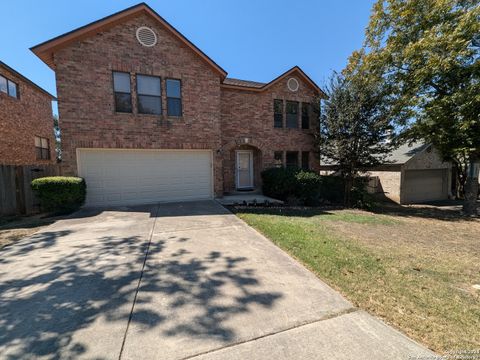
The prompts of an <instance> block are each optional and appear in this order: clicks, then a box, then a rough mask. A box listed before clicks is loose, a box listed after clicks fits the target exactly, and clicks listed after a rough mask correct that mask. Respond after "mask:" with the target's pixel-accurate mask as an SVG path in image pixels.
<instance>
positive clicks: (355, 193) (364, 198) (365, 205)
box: [351, 177, 376, 210]
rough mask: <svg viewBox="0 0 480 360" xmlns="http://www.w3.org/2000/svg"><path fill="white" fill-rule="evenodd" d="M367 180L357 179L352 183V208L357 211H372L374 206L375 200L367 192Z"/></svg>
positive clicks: (363, 178) (364, 178)
mask: <svg viewBox="0 0 480 360" xmlns="http://www.w3.org/2000/svg"><path fill="white" fill-rule="evenodd" d="M367 184H368V178H366V177H359V178H356V179H355V181H354V185H353V188H352V192H351V198H352V206H353V207H354V208H358V209H364V210H374V208H375V206H376V201H375V198H374V196H373V195H372V194H369V193H368V191H367Z"/></svg>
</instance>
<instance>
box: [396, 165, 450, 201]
mask: <svg viewBox="0 0 480 360" xmlns="http://www.w3.org/2000/svg"><path fill="white" fill-rule="evenodd" d="M446 174H447V173H446V170H407V171H405V179H404V191H405V194H404V202H406V203H419V202H425V201H433V200H444V199H447V197H448V189H447V176H446Z"/></svg>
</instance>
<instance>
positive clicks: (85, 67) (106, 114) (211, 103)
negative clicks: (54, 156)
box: [53, 13, 316, 196]
mask: <svg viewBox="0 0 480 360" xmlns="http://www.w3.org/2000/svg"><path fill="white" fill-rule="evenodd" d="M140 26H147V27H149V28H151V29H153V30H154V31H155V33H156V35H157V38H158V43H157V44H156V45H155V46H153V47H144V46H142V45H141V44H140V43H139V42H138V41H137V39H136V36H135V32H136V30H137V29H138V27H140ZM53 55H54V59H53V62H54V66H55V72H56V79H57V94H58V103H59V115H60V127H61V130H62V144H63V149H62V157H63V166H64V169H63V171H64V173H66V174H76V173H77V163H76V149H77V148H122V149H211V150H213V155H214V164H213V168H214V191H215V195H217V196H221V195H222V194H223V193H224V192H225V191H231V190H233V189H234V187H235V186H234V179H235V173H234V160H233V159H234V150H235V149H236V148H240V146H242V147H243V148H245V147H247V148H251V149H254V150H255V154H256V156H255V164H254V171H255V174H256V176H255V179H256V185H259V183H258V179H259V173H260V171H261V169H263V167H265V166H266V165H268V164H272V163H273V152H274V151H292V150H294V151H312V154H311V156H310V161H311V164H312V165H311V166H312V168H315V160H314V155H313V147H312V145H313V144H312V140H313V138H312V135H311V130H301V129H285V128H282V129H274V128H273V99H276V98H280V99H286V100H296V101H306V102H307V101H308V102H311V101H312V100H313V98H314V97H315V95H316V93H315V91H314V90H313V88H312V87H311V85H307V84H306V82H305V81H302V79H301V77H300V76H298V77H297V79H298V81H299V83H300V89H299V90H298V91H297V92H290V91H288V90H287V87H286V81H287V79H284V80H282V81H279V82H277V83H275V85H272V86H271V87H270V88H269V89H268V90H265V91H261V92H253V91H246V90H243V89H240V88H238V89H233V88H226V87H224V86H223V85H222V80H223V78H222V74H221V73H219V72H218V71H215V69H213V68H212V66H211V64H208V63H207V62H206V61H205V59H202V58H201V57H200V56H199V55H198V54H197V53H195V51H193V50H192V49H191V48H189V47H188V46H187V45H186V44H185V42H184V41H182V40H181V39H179V38H178V37H176V36H174V35H172V33H171V31H169V30H168V29H166V28H165V27H164V26H163V25H162V24H160V23H159V22H158V21H156V19H154V18H152V17H151V16H149V15H147V14H143V13H142V14H140V15H138V16H135V17H131V18H129V19H126V20H125V21H122V22H120V23H118V24H116V25H115V26H113V27H109V28H108V29H105V30H104V31H100V32H97V33H96V34H94V35H92V36H89V37H86V38H83V39H81V40H79V41H75V42H72V43H70V44H68V46H65V47H63V48H61V49H59V50H58V51H55V52H54V54H53ZM112 71H123V72H128V73H130V76H131V89H132V100H133V113H116V112H115V108H114V92H113V84H112ZM136 74H146V75H155V76H159V77H161V82H162V108H163V111H162V112H163V114H162V115H160V116H159V115H143V114H138V108H137V104H136V98H137V96H136V81H135V77H136ZM166 78H175V79H180V80H181V83H182V105H183V116H182V117H181V118H169V117H167V116H166V92H165V79H166ZM299 121H300V116H299ZM245 138H248V140H246V141H247V142H248V144H244V143H243V142H245Z"/></svg>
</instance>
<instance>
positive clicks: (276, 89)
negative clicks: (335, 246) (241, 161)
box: [221, 75, 318, 192]
mask: <svg viewBox="0 0 480 360" xmlns="http://www.w3.org/2000/svg"><path fill="white" fill-rule="evenodd" d="M290 77H295V78H296V79H297V81H298V82H299V84H300V87H299V89H298V90H297V91H296V92H292V91H290V90H289V89H288V88H287V81H288V79H289V78H290ZM315 96H316V93H315V91H314V90H313V89H312V88H311V87H309V86H308V85H307V83H305V82H303V81H302V79H301V77H299V76H294V75H292V76H289V77H286V78H285V79H282V80H281V81H279V82H278V83H276V84H275V85H274V86H272V87H271V88H269V89H268V90H266V91H264V92H252V91H242V90H237V89H228V88H222V97H221V109H222V111H221V117H222V150H223V155H224V161H223V164H224V186H225V191H227V192H228V191H232V190H234V188H235V151H234V150H235V149H240V146H241V144H243V143H244V141H245V138H247V139H248V142H249V144H251V147H252V149H258V150H259V151H260V155H257V156H261V159H255V163H254V167H255V165H256V166H257V168H254V172H255V186H256V187H259V186H260V185H261V184H260V172H261V170H263V169H264V168H266V167H270V166H272V165H273V162H274V160H273V156H274V155H273V154H274V152H275V151H283V152H284V154H283V155H284V157H285V152H286V151H298V152H299V164H301V152H302V151H309V152H310V158H309V160H310V168H311V169H314V170H318V160H317V158H316V155H315V154H314V146H313V136H312V132H313V131H315V130H317V131H318V127H317V126H318V123H317V121H316V120H315V119H313V116H312V117H311V118H310V129H309V130H303V129H301V110H300V114H299V127H298V129H290V128H286V127H285V126H284V127H283V128H274V127H273V100H274V99H282V100H284V106H285V101H286V100H291V101H298V102H300V103H301V102H307V103H308V102H309V103H313V101H314V99H315ZM284 121H285V113H284ZM284 125H285V123H284ZM244 148H245V147H244ZM256 153H257V154H258V152H256ZM254 157H255V154H254ZM284 160H285V159H284ZM259 166H260V167H261V168H260V169H258V167H259Z"/></svg>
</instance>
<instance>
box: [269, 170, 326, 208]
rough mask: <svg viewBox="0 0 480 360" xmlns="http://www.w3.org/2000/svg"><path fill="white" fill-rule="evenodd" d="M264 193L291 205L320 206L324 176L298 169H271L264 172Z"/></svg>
mask: <svg viewBox="0 0 480 360" xmlns="http://www.w3.org/2000/svg"><path fill="white" fill-rule="evenodd" d="M262 180H263V188H262V190H263V193H264V194H265V195H267V196H271V197H273V198H275V199H279V200H283V201H286V202H288V203H289V204H295V205H296V204H299V203H301V204H305V205H308V206H314V205H318V204H319V203H320V202H321V200H322V197H321V192H322V191H321V188H322V176H320V175H318V174H316V173H314V172H311V171H304V170H300V169H296V168H271V169H267V170H264V171H263V172H262Z"/></svg>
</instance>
